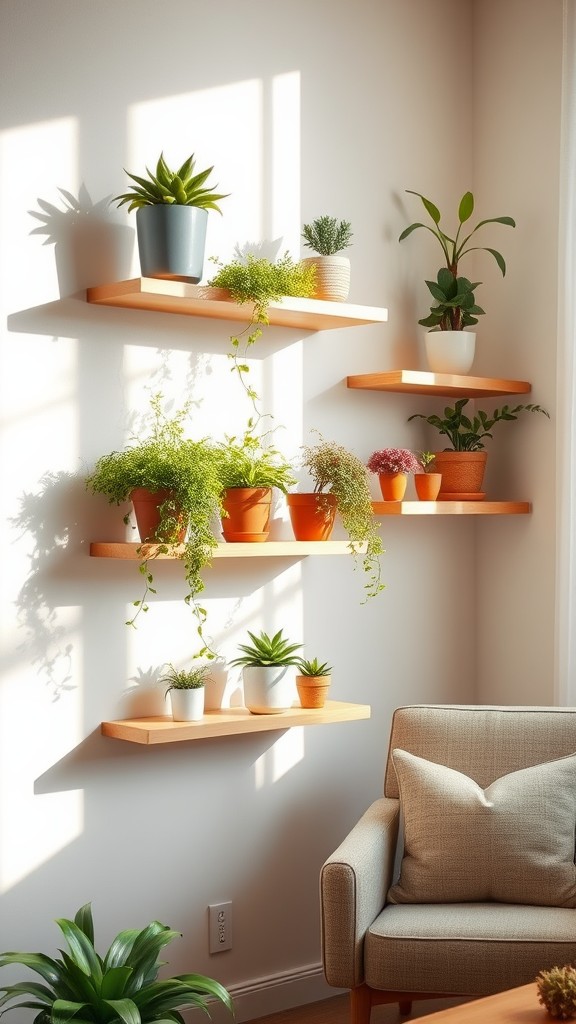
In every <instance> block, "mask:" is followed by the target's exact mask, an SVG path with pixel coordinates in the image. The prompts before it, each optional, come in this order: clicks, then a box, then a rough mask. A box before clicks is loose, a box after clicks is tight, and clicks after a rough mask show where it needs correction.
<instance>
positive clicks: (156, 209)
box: [136, 203, 208, 284]
mask: <svg viewBox="0 0 576 1024" xmlns="http://www.w3.org/2000/svg"><path fill="white" fill-rule="evenodd" d="M207 222H208V211H207V210H204V209H202V208H200V207H198V206H178V205H172V206H168V205H164V204H161V203H159V204H158V205H157V206H142V207H140V209H139V210H137V212H136V229H137V233H138V251H139V254H140V269H141V271H142V276H143V277H162V278H168V279H169V280H174V281H189V282H191V283H192V284H197V283H198V281H200V280H201V278H202V272H203V268H204V249H205V246H206V226H207Z"/></svg>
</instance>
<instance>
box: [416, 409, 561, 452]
mask: <svg viewBox="0 0 576 1024" xmlns="http://www.w3.org/2000/svg"><path fill="white" fill-rule="evenodd" d="M469 401H470V399H469V398H460V399H459V400H458V401H457V402H456V403H455V405H454V407H451V406H447V407H446V408H445V409H444V415H443V416H437V415H435V414H434V415H432V416H426V415H425V414H424V413H421V412H415V413H413V414H412V416H409V417H408V422H410V420H416V419H422V420H425V422H426V423H428V424H429V425H430V426H431V427H435V428H436V429H437V430H438V431H439V433H440V434H441V435H443V436H444V437H447V438H448V440H449V441H450V448H447V449H445V451H450V450H452V449H453V450H454V451H456V452H477V451H481V450H482V449H483V448H485V447H486V444H485V439H486V438H489V437H490V438H491V437H492V433H491V430H492V427H493V426H494V425H495V424H496V423H499V422H500V421H510V420H516V419H518V415H519V413H521V412H540V413H542V414H543V415H544V416H547V417H548V419H550V414H549V413H548V412H547V411H546V409H543V408H542V406H541V405H534V403H532V402H530V403H529V404H528V405H515V406H514V407H513V408H512V409H511V408H510V406H509V405H503V406H502V408H501V409H494V410H493V412H492V413H487V412H484V411H483V410H482V409H478V410H477V412H476V413H475V414H474V416H472V417H470V416H467V415H466V413H465V412H464V408H465V406H466V405H467V404H468V402H469Z"/></svg>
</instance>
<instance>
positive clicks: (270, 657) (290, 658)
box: [230, 629, 302, 668]
mask: <svg viewBox="0 0 576 1024" xmlns="http://www.w3.org/2000/svg"><path fill="white" fill-rule="evenodd" d="M248 636H249V637H250V639H251V641H252V643H251V644H239V647H240V650H241V651H243V652H244V653H243V654H242V655H241V656H240V657H238V658H234V660H233V661H232V662H231V663H230V664H231V665H234V666H237V665H241V666H245V665H252V666H256V667H260V668H264V667H266V666H269V665H298V663H299V662H298V657H297V655H296V654H295V651H297V650H299V648H300V647H302V644H295V643H292V642H291V641H290V640H288V639H286V638H285V637H284V635H283V630H282V629H279V630H278V632H277V633H275V634H274V636H270V635H269V634H268V633H265V632H264V630H261V632H260V634H259V636H256V634H255V633H251V632H250V630H248Z"/></svg>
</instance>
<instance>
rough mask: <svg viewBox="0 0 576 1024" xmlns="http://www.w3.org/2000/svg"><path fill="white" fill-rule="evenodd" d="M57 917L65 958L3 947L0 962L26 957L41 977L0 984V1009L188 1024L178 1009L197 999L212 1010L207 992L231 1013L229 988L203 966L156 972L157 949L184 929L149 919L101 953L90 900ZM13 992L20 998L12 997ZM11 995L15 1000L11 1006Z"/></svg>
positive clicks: (38, 1019) (39, 1023)
mask: <svg viewBox="0 0 576 1024" xmlns="http://www.w3.org/2000/svg"><path fill="white" fill-rule="evenodd" d="M56 924H57V925H58V927H59V928H60V930H61V932H62V933H63V935H64V938H65V939H66V942H67V944H68V952H67V953H66V952H64V951H61V952H62V959H56V960H53V959H51V957H49V956H46V955H45V954H44V953H2V954H1V955H0V967H5V966H6V965H8V964H22V965H23V966H24V967H27V968H30V969H31V970H33V971H35V972H36V974H39V975H40V977H41V978H42V981H43V982H44V984H39V983H37V982H34V981H22V982H18V983H17V984H15V985H5V986H4V987H2V988H0V993H2V994H1V996H0V1006H1V1007H3V1008H4V1009H2V1011H0V1012H2V1013H4V1012H6V1011H7V1010H16V1009H21V1008H23V1009H29V1010H35V1011H36V1016H35V1017H34V1024H68V1022H70V1021H71V1022H72V1024H73V1022H74V1021H75V1020H76V1021H78V1022H79V1024H149V1022H152V1021H158V1022H159V1021H162V1022H163V1024H166V1022H175V1024H184V1018H183V1016H182V1014H181V1013H180V1009H184V1008H186V1007H193V1006H199V1007H202V1009H204V1010H205V1012H206V1013H207V1014H208V1016H210V1012H209V1009H208V999H209V998H212V999H218V1000H220V1002H222V1003H223V1004H224V1006H226V1007H227V1009H228V1010H230V1012H231V1013H233V1007H232V1000H231V998H230V994H229V992H228V991H227V990H226V989H225V988H224V987H223V985H221V984H220V982H218V981H214V980H213V979H212V978H206V977H205V976H204V975H202V974H179V975H176V976H175V977H172V978H164V979H162V980H160V981H158V980H157V977H158V971H159V969H160V967H161V966H163V962H161V961H159V960H158V955H159V953H160V950H161V949H162V948H163V947H164V946H166V945H167V944H168V943H169V942H171V941H172V939H175V938H176V937H177V936H178V937H180V932H175V931H171V929H170V928H168V927H167V926H166V925H164V924H160V922H159V921H152V923H151V924H149V925H148V926H147V928H143V929H142V930H141V931H137V930H136V929H133V928H130V929H127V930H126V931H122V932H120V933H119V934H118V935H117V936H116V938H115V939H114V941H113V943H112V945H111V946H110V949H109V950H108V952H107V953H106V954H105V955H104V957H101V956H99V954H98V953H97V952H96V950H95V948H94V925H93V921H92V911H91V907H90V904H89V903H86V904H85V906H83V907H81V908H80V910H79V911H78V912H77V914H76V916H75V918H74V920H73V921H69V920H67V919H66V918H60V919H59V920H57V922H56ZM14 1000H16V1002H13V1001H14ZM8 1003H12V1005H11V1006H8V1005H7V1004H8Z"/></svg>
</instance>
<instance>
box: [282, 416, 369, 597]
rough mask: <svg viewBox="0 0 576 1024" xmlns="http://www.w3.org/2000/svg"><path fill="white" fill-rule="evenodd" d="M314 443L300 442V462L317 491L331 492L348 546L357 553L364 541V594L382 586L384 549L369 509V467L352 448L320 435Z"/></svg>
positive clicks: (367, 594) (320, 492)
mask: <svg viewBox="0 0 576 1024" xmlns="http://www.w3.org/2000/svg"><path fill="white" fill-rule="evenodd" d="M319 437H320V440H319V441H318V443H317V444H309V445H303V447H302V452H303V455H302V466H303V468H305V469H306V470H307V471H308V473H309V474H310V476H311V478H312V480H313V482H314V492H315V493H316V494H322V493H326V494H333V495H334V497H335V498H336V504H337V508H338V512H339V514H340V519H341V520H342V525H343V527H344V529H345V530H346V532H347V534H348V537H349V539H350V549H351V551H352V553H353V554H354V555H355V556H358V554H359V552H358V545H360V544H364V543H365V544H366V552H365V553H364V554H362V555H361V556H360V557H361V558H362V567H363V569H364V572H365V573H366V577H367V582H366V585H365V591H366V598H369V597H374V596H375V595H376V594H378V593H380V591H381V590H383V589H384V584H383V583H382V581H381V564H380V555H382V554H383V553H384V548H383V546H382V539H381V537H380V535H379V524H378V520H377V519H376V517H375V515H374V512H373V509H372V495H371V492H370V482H369V476H368V470H367V468H366V466H365V465H364V463H363V462H362V460H361V459H360V458H359V457H358V456H357V455H355V454H354V453H353V452H350V451H348V449H346V448H344V447H343V446H342V445H340V444H337V443H336V442H334V441H327V440H326V439H325V438H323V437H322V435H319Z"/></svg>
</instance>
